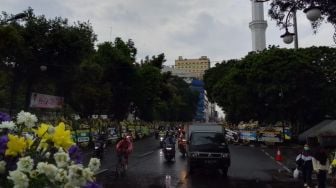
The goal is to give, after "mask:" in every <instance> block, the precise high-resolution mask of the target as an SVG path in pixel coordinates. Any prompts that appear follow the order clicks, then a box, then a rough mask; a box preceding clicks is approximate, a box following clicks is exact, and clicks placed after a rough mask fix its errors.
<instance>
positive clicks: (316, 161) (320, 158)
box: [312, 148, 330, 188]
mask: <svg viewBox="0 0 336 188" xmlns="http://www.w3.org/2000/svg"><path fill="white" fill-rule="evenodd" d="M312 162H313V168H314V171H315V172H316V173H317V181H318V188H325V187H326V181H327V174H328V171H329V169H330V162H329V159H328V154H327V152H326V150H325V149H323V148H319V149H318V151H317V152H316V154H315V155H314V157H313V160H312Z"/></svg>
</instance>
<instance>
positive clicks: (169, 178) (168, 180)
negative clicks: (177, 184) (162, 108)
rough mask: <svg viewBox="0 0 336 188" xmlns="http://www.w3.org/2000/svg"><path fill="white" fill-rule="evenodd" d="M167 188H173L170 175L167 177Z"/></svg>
mask: <svg viewBox="0 0 336 188" xmlns="http://www.w3.org/2000/svg"><path fill="white" fill-rule="evenodd" d="M165 188H171V176H170V175H166V179H165Z"/></svg>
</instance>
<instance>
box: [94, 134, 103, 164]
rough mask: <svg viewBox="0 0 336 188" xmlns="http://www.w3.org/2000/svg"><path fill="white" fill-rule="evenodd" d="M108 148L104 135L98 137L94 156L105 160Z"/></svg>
mask: <svg viewBox="0 0 336 188" xmlns="http://www.w3.org/2000/svg"><path fill="white" fill-rule="evenodd" d="M105 148H106V139H105V138H103V136H102V135H100V136H98V138H97V139H95V142H94V156H95V157H97V158H99V159H103V156H104V150H105Z"/></svg>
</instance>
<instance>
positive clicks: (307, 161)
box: [296, 144, 313, 188]
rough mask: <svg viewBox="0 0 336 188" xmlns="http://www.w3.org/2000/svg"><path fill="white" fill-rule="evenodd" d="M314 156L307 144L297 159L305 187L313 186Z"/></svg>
mask: <svg viewBox="0 0 336 188" xmlns="http://www.w3.org/2000/svg"><path fill="white" fill-rule="evenodd" d="M312 159H313V156H312V154H311V150H310V148H309V146H308V145H307V144H305V145H304V147H303V151H302V152H301V153H300V154H299V155H298V156H297V157H296V164H297V165H298V169H300V171H302V179H303V183H304V187H308V188H309V187H310V186H311V185H312V172H313V162H312Z"/></svg>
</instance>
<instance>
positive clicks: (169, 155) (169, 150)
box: [163, 145, 175, 161]
mask: <svg viewBox="0 0 336 188" xmlns="http://www.w3.org/2000/svg"><path fill="white" fill-rule="evenodd" d="M163 153H164V157H165V159H166V160H167V161H172V160H173V159H174V158H175V147H174V145H166V147H165V148H164V150H163Z"/></svg>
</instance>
